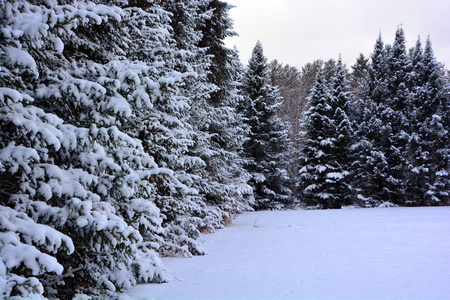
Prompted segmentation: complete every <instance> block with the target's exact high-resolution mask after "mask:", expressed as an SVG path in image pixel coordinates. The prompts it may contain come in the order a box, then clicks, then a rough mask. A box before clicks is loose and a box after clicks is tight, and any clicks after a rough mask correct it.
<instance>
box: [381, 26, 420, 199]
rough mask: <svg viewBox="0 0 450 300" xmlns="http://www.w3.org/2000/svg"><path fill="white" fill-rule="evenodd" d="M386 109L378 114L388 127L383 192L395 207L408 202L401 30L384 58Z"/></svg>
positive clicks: (406, 66) (406, 70) (406, 71)
mask: <svg viewBox="0 0 450 300" xmlns="http://www.w3.org/2000/svg"><path fill="white" fill-rule="evenodd" d="M386 66H387V72H388V76H387V78H386V87H387V95H386V98H385V103H386V109H385V110H384V111H383V112H382V113H381V119H382V121H383V125H385V126H390V133H389V135H388V136H387V140H386V143H385V144H384V145H383V151H384V153H385V157H386V161H387V164H388V169H387V172H386V175H387V177H386V178H385V182H384V188H385V190H386V191H387V195H386V199H389V201H392V202H394V203H395V204H399V205H403V204H407V203H408V202H409V199H407V198H406V189H407V185H408V179H407V172H408V171H407V169H408V161H407V159H408V157H407V152H408V142H409V138H410V134H411V126H412V125H411V121H410V115H411V107H412V105H411V102H410V89H409V76H410V73H411V63H410V60H409V58H408V54H407V51H406V41H405V34H404V31H403V28H401V27H399V28H398V29H397V31H396V34H395V40H394V44H393V45H392V48H391V49H390V51H389V52H388V56H387V64H386Z"/></svg>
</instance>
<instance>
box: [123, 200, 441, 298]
mask: <svg viewBox="0 0 450 300" xmlns="http://www.w3.org/2000/svg"><path fill="white" fill-rule="evenodd" d="M203 239H204V240H205V245H204V247H205V249H206V250H207V251H208V253H209V254H208V255H207V256H202V257H195V258H192V259H181V258H167V259H166V258H165V259H164V260H163V261H164V263H165V264H166V266H167V267H168V268H169V269H170V273H171V275H172V277H173V279H172V281H171V282H169V283H165V284H160V285H157V284H149V285H139V286H137V287H135V288H133V289H131V290H130V291H129V292H128V295H129V296H130V297H131V298H132V299H243V300H244V299H245V300H249V299H333V300H336V299H358V300H362V299H383V300H388V299H393V300H394V299H395V300H400V299H408V300H411V299H421V300H426V299H430V300H431V299H432V300H438V299H450V207H439V208H432V207H427V208H377V209H342V210H324V211H282V212H254V213H245V214H243V215H240V216H239V217H238V218H237V219H236V220H235V221H234V222H233V224H232V225H231V226H229V227H227V228H226V229H224V230H221V231H218V232H217V233H214V234H208V235H203Z"/></svg>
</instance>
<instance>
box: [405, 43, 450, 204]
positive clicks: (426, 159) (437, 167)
mask: <svg viewBox="0 0 450 300" xmlns="http://www.w3.org/2000/svg"><path fill="white" fill-rule="evenodd" d="M411 62H412V68H413V70H412V72H411V78H410V84H411V89H412V91H413V92H412V98H413V100H412V101H411V102H412V107H413V110H412V114H411V121H412V124H413V126H414V127H413V132H412V136H411V140H410V144H409V149H408V150H409V153H410V154H409V159H410V170H409V178H408V180H409V186H408V187H409V188H408V200H409V201H411V203H412V204H415V205H442V204H443V205H446V204H448V203H449V199H450V194H449V190H450V187H449V170H450V165H449V131H450V128H449V122H450V120H449V99H450V98H449V87H448V79H447V77H446V76H445V73H444V71H443V68H442V65H441V64H440V63H438V62H437V61H436V58H435V57H434V54H433V49H432V45H431V40H430V37H428V39H427V42H426V46H425V50H424V51H423V50H422V47H421V43H420V38H419V39H418V41H417V43H416V46H415V48H414V50H413V52H412V55H411Z"/></svg>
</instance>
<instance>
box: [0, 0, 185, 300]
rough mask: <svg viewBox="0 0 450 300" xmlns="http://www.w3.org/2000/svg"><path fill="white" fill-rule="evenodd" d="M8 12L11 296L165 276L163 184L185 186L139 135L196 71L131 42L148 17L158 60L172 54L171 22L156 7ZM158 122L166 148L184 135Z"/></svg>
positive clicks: (5, 233)
mask: <svg viewBox="0 0 450 300" xmlns="http://www.w3.org/2000/svg"><path fill="white" fill-rule="evenodd" d="M1 8H2V10H1V13H2V15H1V23H2V27H3V30H2V35H3V36H2V44H1V50H2V51H1V55H0V56H1V59H2V72H1V77H0V78H1V85H2V86H3V88H2V90H1V92H2V97H1V99H2V100H1V124H2V131H1V138H0V141H1V150H0V153H1V155H0V158H1V171H2V173H1V177H2V179H3V178H4V179H5V180H4V181H3V183H2V186H1V188H2V193H1V195H2V196H1V205H2V206H1V208H2V214H1V218H2V227H1V229H0V230H1V235H2V243H1V250H0V251H2V261H1V262H2V266H4V268H3V267H2V268H1V270H2V272H3V273H4V274H3V273H2V280H3V278H5V280H4V281H2V282H1V295H2V297H9V296H13V295H21V296H24V297H30V296H31V295H33V294H38V295H39V294H43V293H44V294H45V295H47V296H58V297H62V298H70V297H72V296H73V295H74V294H75V293H77V292H83V293H91V294H99V293H101V294H102V295H107V294H108V293H112V292H114V291H118V290H121V289H126V288H128V287H130V286H131V285H133V284H135V283H136V282H137V281H145V282H149V281H162V280H164V278H165V269H164V267H163V266H162V265H161V263H160V260H159V259H158V257H157V256H156V254H155V252H154V250H156V249H158V247H159V246H160V245H161V244H162V243H163V242H164V241H163V240H162V238H161V236H162V229H161V219H160V216H159V210H158V208H157V207H156V206H155V204H154V203H153V199H154V196H155V194H156V192H157V188H160V187H161V186H162V185H163V184H164V185H165V186H166V188H172V189H184V188H185V187H184V186H183V185H182V184H180V183H179V181H178V180H176V178H175V177H174V176H173V172H172V171H171V170H169V169H167V168H165V169H163V168H159V166H158V165H157V164H156V163H155V161H154V159H153V157H152V156H150V155H149V154H148V152H149V151H148V149H146V147H143V145H142V143H141V141H140V140H138V139H136V138H135V137H133V136H136V135H138V132H137V131H136V127H135V126H134V125H136V122H137V121H143V120H144V119H145V117H148V118H151V117H154V119H155V120H158V119H159V118H161V117H164V116H165V115H161V114H162V113H161V112H159V111H158V110H157V109H154V110H153V108H154V106H156V104H157V103H159V102H158V101H164V100H165V99H168V98H170V99H171V97H170V95H174V93H175V90H173V85H174V83H175V82H177V81H180V80H181V78H182V77H183V76H184V75H183V74H180V73H177V72H167V70H166V69H164V68H163V67H162V66H164V64H163V63H162V62H163V61H162V60H159V59H157V58H155V57H153V56H152V57H151V58H149V59H147V60H146V61H145V63H142V62H140V61H138V60H137V59H138V58H137V57H136V56H132V50H133V49H132V47H126V46H127V44H129V43H127V42H129V41H130V34H131V33H133V32H130V31H128V30H131V31H133V30H136V29H138V27H137V26H136V23H135V22H136V21H137V22H140V24H139V25H140V28H139V29H145V30H148V32H147V33H148V34H151V35H152V37H153V39H150V40H151V41H154V42H156V43H158V42H160V44H156V45H149V46H150V47H151V48H153V51H148V53H153V54H155V53H160V52H162V53H165V52H166V51H167V48H165V47H164V43H166V42H167V40H166V39H167V37H168V35H167V34H168V31H167V27H166V28H165V26H166V25H164V22H165V21H164V20H165V19H167V15H165V13H164V12H163V11H162V10H160V9H157V7H153V6H152V5H150V4H149V3H147V4H146V5H145V9H146V11H144V10H143V7H136V6H133V5H126V7H123V8H120V7H116V6H106V5H102V4H94V3H92V2H84V1H79V2H75V3H73V4H72V5H58V4H57V3H56V2H52V1H47V2H46V3H45V4H41V5H33V4H31V3H29V2H25V1H23V2H10V1H7V2H4V3H2V7H1ZM148 9H149V10H148ZM143 25H144V26H143ZM147 37H149V36H147ZM150 40H147V41H145V42H146V43H148V42H151V41H150ZM161 43H163V44H161ZM139 45H141V46H142V45H143V44H141V43H139ZM130 48H131V49H130ZM144 49H145V50H150V49H148V48H144ZM127 51H129V52H127ZM127 55H129V56H130V57H133V59H134V61H130V60H127V59H126V57H127ZM147 58H148V57H147ZM170 103H173V102H170ZM175 103H177V102H175ZM167 105H169V104H167ZM181 106H182V105H181ZM50 112H52V113H50ZM152 112H153V114H152ZM146 114H147V115H146ZM168 117H170V116H168ZM130 121H131V122H130ZM133 122H135V123H133ZM168 122H175V123H178V121H176V120H173V118H172V119H170V118H168ZM143 125H144V124H143ZM152 125H154V124H152ZM143 127H145V126H143ZM157 127H158V130H159V131H158V130H153V131H152V133H153V134H155V135H158V136H159V137H161V140H159V139H158V138H155V141H157V142H159V143H162V140H164V138H165V136H167V135H171V134H172V132H170V130H168V131H164V130H165V129H164V127H163V126H162V125H161V126H157ZM161 131H163V132H164V133H163V134H161ZM164 134H165V135H164ZM171 138H172V139H176V138H177V137H171ZM161 182H163V183H161ZM3 221H5V222H3ZM25 224H29V230H25V229H24V227H23V226H25ZM33 228H34V229H33ZM17 250H19V251H17ZM22 250H23V251H22ZM21 251H22V252H21ZM15 253H23V254H24V255H19V256H17V254H15ZM70 253H72V254H71V256H70V257H68V254H70ZM12 255H13V256H14V255H15V256H14V257H12ZM50 256H52V257H50ZM34 261H36V263H34ZM62 286H64V288H62Z"/></svg>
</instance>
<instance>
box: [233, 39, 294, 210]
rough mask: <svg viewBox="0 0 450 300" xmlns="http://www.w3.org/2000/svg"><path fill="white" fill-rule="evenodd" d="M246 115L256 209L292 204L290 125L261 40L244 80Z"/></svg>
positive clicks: (246, 147) (246, 148)
mask: <svg viewBox="0 0 450 300" xmlns="http://www.w3.org/2000/svg"><path fill="white" fill-rule="evenodd" d="M242 89H243V92H244V95H245V97H246V99H245V101H246V102H245V111H244V116H245V117H246V122H247V124H248V126H249V128H250V134H249V137H248V141H246V142H245V144H244V151H243V152H244V156H245V158H246V159H247V161H246V169H247V171H248V172H249V173H250V174H251V175H252V177H251V179H250V184H251V185H252V187H253V190H254V193H255V200H256V203H255V206H254V207H255V208H256V209H276V208H281V207H283V206H289V205H292V203H293V202H292V192H291V187H290V185H291V184H290V182H291V179H290V176H289V174H288V172H287V168H288V166H289V164H290V157H289V156H290V152H289V151H291V149H292V147H291V142H290V141H289V139H288V129H287V124H286V123H284V122H283V121H282V120H281V119H280V118H279V117H278V116H277V112H278V111H279V109H280V105H281V103H280V100H281V99H280V96H279V92H278V89H277V88H275V87H273V86H271V85H270V84H269V73H268V69H267V58H266V57H265V56H264V53H263V47H262V45H261V43H260V42H259V41H258V42H257V44H256V46H255V47H254V48H253V53H252V57H251V58H250V60H249V64H248V67H247V70H246V72H245V74H244V79H243V87H242Z"/></svg>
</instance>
